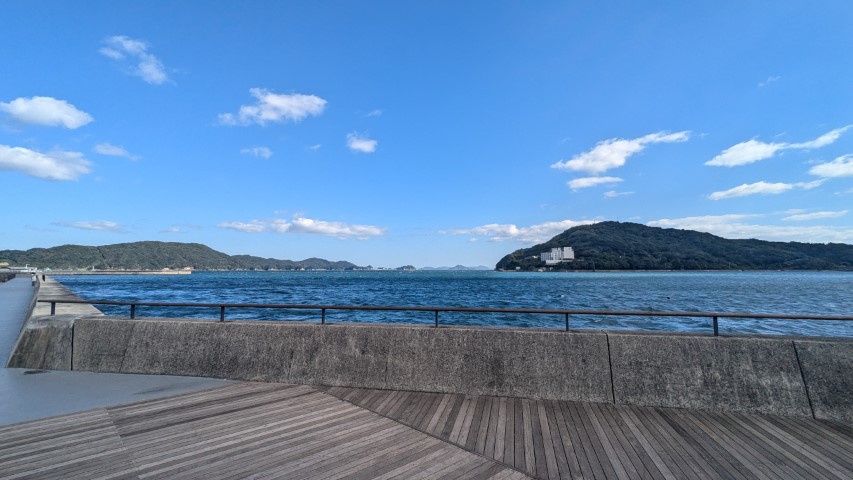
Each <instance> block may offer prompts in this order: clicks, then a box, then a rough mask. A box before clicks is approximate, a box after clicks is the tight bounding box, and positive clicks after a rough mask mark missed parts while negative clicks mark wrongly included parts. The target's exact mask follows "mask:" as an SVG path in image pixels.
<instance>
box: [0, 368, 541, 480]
mask: <svg viewBox="0 0 853 480" xmlns="http://www.w3.org/2000/svg"><path fill="white" fill-rule="evenodd" d="M250 476H251V477H252V478H288V479H298V478H311V479H321V478H342V477H347V478H481V479H490V478H491V479H522V478H527V477H526V476H525V475H523V474H521V473H519V472H517V471H515V470H512V469H510V468H507V467H506V466H504V465H501V464H499V463H497V462H495V461H493V460H490V459H487V458H485V457H483V456H479V455H475V454H473V453H470V452H467V451H465V450H464V449H461V448H458V447H456V446H454V445H452V444H450V443H447V442H443V441H441V440H439V439H437V438H434V437H431V436H429V435H426V434H424V433H422V432H419V431H417V430H415V429H412V428H410V427H407V426H405V425H402V424H401V423H399V422H395V421H393V420H390V419H387V418H384V417H382V416H379V415H377V414H375V413H372V412H370V411H368V410H365V409H363V408H359V407H357V406H354V405H352V404H350V403H347V402H344V401H341V400H339V399H337V398H335V397H334V396H331V395H328V394H325V393H322V392H319V391H317V390H315V389H313V388H311V387H305V386H289V385H279V384H257V383H242V384H235V385H230V386H226V387H221V388H217V389H212V390H207V391H204V392H197V393H191V394H185V395H180V396H175V397H170V398H167V399H160V400H151V401H146V402H140V403H136V404H132V405H126V406H119V407H112V408H105V409H97V410H91V411H88V412H83V413H78V414H72V415H65V416H60V417H53V418H49V419H44V420H37V421H32V422H27V423H21V424H17V425H11V426H8V427H3V428H0V478H4V479H7V478H8V479H24V478H38V479H50V478H55V479H71V478H86V479H94V478H170V479H172V478H204V479H212V478H247V477H250Z"/></svg>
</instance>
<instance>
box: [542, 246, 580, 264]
mask: <svg viewBox="0 0 853 480" xmlns="http://www.w3.org/2000/svg"><path fill="white" fill-rule="evenodd" d="M539 259H540V260H542V261H543V262H545V265H556V264H558V263H560V262H571V261H573V260H574V259H575V251H574V250H573V249H572V247H562V248H559V247H558V248H552V249H551V251H550V252H542V253H541V254H539Z"/></svg>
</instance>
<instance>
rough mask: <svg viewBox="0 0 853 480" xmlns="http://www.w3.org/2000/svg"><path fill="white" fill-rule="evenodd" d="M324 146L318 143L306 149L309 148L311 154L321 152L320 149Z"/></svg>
mask: <svg viewBox="0 0 853 480" xmlns="http://www.w3.org/2000/svg"><path fill="white" fill-rule="evenodd" d="M322 146H323V145H321V144H319V143H317V144H314V145H310V146H308V147H306V148H307V149H308V150H309V151H311V152H316V151H317V150H320V148H321V147H322Z"/></svg>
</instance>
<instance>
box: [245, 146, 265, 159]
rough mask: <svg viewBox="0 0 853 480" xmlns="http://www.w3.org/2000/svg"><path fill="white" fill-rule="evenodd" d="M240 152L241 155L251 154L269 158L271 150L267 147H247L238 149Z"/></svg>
mask: <svg viewBox="0 0 853 480" xmlns="http://www.w3.org/2000/svg"><path fill="white" fill-rule="evenodd" d="M240 153H242V154H243V155H251V156H253V157H261V158H270V157H272V150H270V149H269V148H267V147H247V148H242V149H240Z"/></svg>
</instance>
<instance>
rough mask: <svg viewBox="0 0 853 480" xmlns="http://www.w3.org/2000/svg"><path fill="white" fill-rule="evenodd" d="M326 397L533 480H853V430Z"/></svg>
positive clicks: (741, 418) (466, 400) (589, 409)
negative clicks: (420, 432) (345, 402)
mask: <svg viewBox="0 0 853 480" xmlns="http://www.w3.org/2000/svg"><path fill="white" fill-rule="evenodd" d="M327 392H328V393H330V394H333V395H335V396H337V397H339V398H341V399H344V400H347V401H349V402H351V403H353V404H355V405H359V406H362V407H364V408H367V409H369V410H371V411H374V412H377V413H379V414H380V415H383V416H386V417H388V418H392V419H395V420H397V421H399V422H400V423H402V424H404V425H409V426H411V427H413V428H416V429H418V430H420V431H422V432H426V433H428V434H430V435H433V436H435V437H436V438H440V439H442V440H445V441H448V442H450V443H453V444H455V445H459V446H460V447H463V448H465V449H466V450H469V451H472V452H476V453H479V454H481V455H484V456H486V457H489V458H493V459H495V460H497V461H499V462H502V463H504V464H506V465H509V466H513V467H515V468H516V469H518V470H520V471H522V472H525V473H527V474H528V475H530V476H532V477H536V478H545V479H557V478H588V479H593V478H594V479H634V478H648V479H658V478H665V479H683V478H684V479H716V478H720V479H740V478H745V479H762V480H767V479H786V480H787V479H851V478H853V429H851V428H850V427H849V426H845V425H841V424H837V423H833V422H828V421H821V420H812V419H802V418H790V417H780V416H768V415H739V414H729V413H710V412H701V411H694V410H682V409H674V408H648V407H628V406H617V405H606V404H595V403H579V402H559V401H541V400H528V399H517V398H505V397H486V396H470V395H449V394H430V393H414V392H399V391H387V390H368V389H353V388H337V387H333V388H328V389H327Z"/></svg>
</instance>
